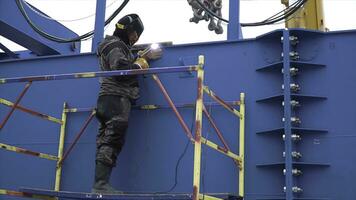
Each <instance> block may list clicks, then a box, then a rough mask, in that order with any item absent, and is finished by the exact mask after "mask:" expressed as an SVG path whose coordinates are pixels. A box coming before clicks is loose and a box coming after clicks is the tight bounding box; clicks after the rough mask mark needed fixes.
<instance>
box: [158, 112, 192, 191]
mask: <svg viewBox="0 0 356 200" xmlns="http://www.w3.org/2000/svg"><path fill="white" fill-rule="evenodd" d="M192 113H193V115H192V124H191V125H190V132H193V126H194V121H195V112H192ZM190 142H191V141H190V139H188V141H187V144H186V145H185V147H184V150H183V152H182V153H181V155H180V156H179V158H178V160H177V163H176V166H175V172H174V184H173V185H172V187H171V188H170V189H169V190H167V191H163V192H155V194H167V193H169V192H172V191H173V190H174V189H175V188H176V187H177V185H178V170H179V164H180V162H181V161H182V159H183V158H184V156H185V154H186V153H187V150H188V147H189V143H190Z"/></svg>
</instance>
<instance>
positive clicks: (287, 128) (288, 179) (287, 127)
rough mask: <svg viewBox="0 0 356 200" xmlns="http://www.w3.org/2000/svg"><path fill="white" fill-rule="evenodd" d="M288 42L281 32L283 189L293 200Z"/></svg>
mask: <svg viewBox="0 0 356 200" xmlns="http://www.w3.org/2000/svg"><path fill="white" fill-rule="evenodd" d="M289 52H290V41H289V31H288V30H284V31H283V55H284V56H283V71H284V72H285V73H283V80H284V82H283V83H284V103H285V104H284V107H283V108H284V119H285V121H284V134H285V141H284V151H285V169H286V174H285V187H286V200H293V199H294V197H293V191H292V187H293V173H292V169H293V164H292V161H293V160H292V148H293V147H292V145H293V144H292V129H291V117H292V106H291V104H290V101H291V90H290V83H291V79H290V70H289V68H290V57H289Z"/></svg>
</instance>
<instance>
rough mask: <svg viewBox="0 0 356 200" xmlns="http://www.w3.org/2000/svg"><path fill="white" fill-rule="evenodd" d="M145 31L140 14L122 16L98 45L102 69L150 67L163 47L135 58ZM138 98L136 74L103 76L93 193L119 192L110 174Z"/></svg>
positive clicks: (123, 141) (98, 103)
mask: <svg viewBox="0 0 356 200" xmlns="http://www.w3.org/2000/svg"><path fill="white" fill-rule="evenodd" d="M143 30H144V26H143V24H142V21H141V19H140V17H139V16H138V15H137V14H129V15H126V16H124V17H123V18H121V19H120V20H119V21H118V22H117V24H116V27H115V31H114V33H113V35H112V36H106V37H105V39H104V40H103V41H102V42H101V43H100V45H99V47H98V51H97V54H98V57H99V63H100V68H101V70H102V71H112V70H131V69H147V68H149V61H150V60H153V59H158V58H160V57H161V55H162V49H161V48H154V49H148V50H146V51H145V52H140V54H139V56H138V57H137V58H136V57H135V56H134V55H133V53H132V51H131V49H132V46H133V45H134V44H135V43H136V42H137V40H138V39H139V37H140V36H141V34H142V32H143ZM138 98H139V84H138V80H137V77H136V76H134V75H129V76H114V77H106V78H102V79H100V91H99V97H98V100H97V111H96V117H97V119H98V121H99V133H98V135H97V139H96V144H97V149H96V160H95V163H96V166H95V182H94V185H93V188H92V192H93V193H104V194H115V193H120V192H119V191H117V190H115V189H114V188H113V187H112V186H111V185H110V184H109V180H110V176H111V171H112V169H113V167H115V166H116V159H117V157H118V155H119V153H120V152H121V150H122V147H123V145H124V143H125V135H126V130H127V128H128V123H129V115H130V110H131V107H132V104H133V103H134V102H135V101H136V100H137V99H138Z"/></svg>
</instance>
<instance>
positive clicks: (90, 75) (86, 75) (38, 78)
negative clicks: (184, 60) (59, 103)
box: [0, 66, 197, 84]
mask: <svg viewBox="0 0 356 200" xmlns="http://www.w3.org/2000/svg"><path fill="white" fill-rule="evenodd" d="M196 69H197V67H196V66H175V67H161V68H151V69H135V70H115V71H99V72H81V73H70V74H57V75H42V76H28V77H15V78H2V79H0V84H5V83H19V82H29V81H51V80H65V79H78V78H95V77H111V76H127V75H140V74H159V73H175V72H192V71H195V70H196Z"/></svg>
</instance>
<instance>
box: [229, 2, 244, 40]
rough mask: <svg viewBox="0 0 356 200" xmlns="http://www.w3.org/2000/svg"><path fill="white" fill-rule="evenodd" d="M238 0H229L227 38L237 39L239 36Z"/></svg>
mask: <svg viewBox="0 0 356 200" xmlns="http://www.w3.org/2000/svg"><path fill="white" fill-rule="evenodd" d="M240 29H241V26H240V0H230V1H229V24H228V26H227V40H229V41H233V40H238V39H239V38H240V37H241V36H240Z"/></svg>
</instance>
